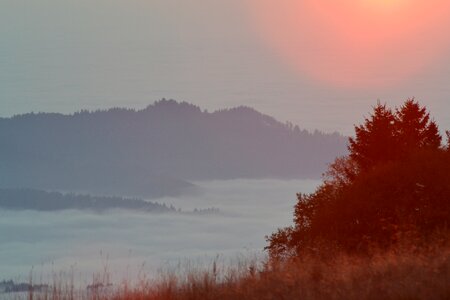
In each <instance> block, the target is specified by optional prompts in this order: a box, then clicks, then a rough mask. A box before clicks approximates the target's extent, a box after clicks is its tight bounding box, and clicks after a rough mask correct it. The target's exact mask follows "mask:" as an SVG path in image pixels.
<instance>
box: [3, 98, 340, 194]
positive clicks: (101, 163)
mask: <svg viewBox="0 0 450 300" xmlns="http://www.w3.org/2000/svg"><path fill="white" fill-rule="evenodd" d="M0 140H2V141H3V143H2V145H1V147H0V157H1V159H0V179H1V182H2V183H0V187H5V188H8V187H15V188H17V187H27V188H41V189H62V190H75V191H78V190H83V191H88V192H96V193H97V192H98V193H102V194H104V193H110V194H111V193H113V194H119V195H127V196H128V195H130V196H148V197H162V196H167V195H170V196H176V195H178V194H181V193H183V192H184V191H186V190H188V189H191V190H192V188H193V185H192V184H191V183H190V181H196V180H211V179H235V178H292V179H293V178H317V177H319V176H320V175H321V170H323V169H324V167H325V165H326V164H327V163H328V162H331V161H332V160H333V159H334V157H336V156H337V155H341V154H343V153H345V147H346V146H345V145H346V138H345V137H343V136H341V135H339V134H338V133H333V134H324V133H321V132H319V131H315V132H313V133H311V132H309V131H306V130H301V129H300V128H299V127H298V126H296V125H295V126H294V125H293V124H291V123H286V124H283V123H281V122H279V121H277V120H276V119H275V118H273V117H271V116H268V115H265V114H262V113H260V112H258V111H256V110H255V109H253V108H250V107H247V106H239V107H235V108H229V109H222V110H216V111H214V112H208V111H207V110H202V109H201V108H200V107H198V106H195V105H193V104H190V103H187V102H177V101H175V100H166V99H162V100H160V101H157V102H155V103H154V104H151V105H149V106H147V107H146V108H144V109H141V110H134V109H127V108H111V109H108V110H97V111H93V112H91V111H87V110H81V111H79V112H75V113H73V114H68V115H65V114H60V113H28V114H22V115H16V116H13V117H11V118H1V119H0Z"/></svg>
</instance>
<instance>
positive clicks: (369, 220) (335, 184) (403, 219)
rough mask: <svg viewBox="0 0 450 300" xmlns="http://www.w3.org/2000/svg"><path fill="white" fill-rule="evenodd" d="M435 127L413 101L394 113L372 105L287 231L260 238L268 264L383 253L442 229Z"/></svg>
mask: <svg viewBox="0 0 450 300" xmlns="http://www.w3.org/2000/svg"><path fill="white" fill-rule="evenodd" d="M441 140H442V138H441V136H440V135H439V131H438V127H437V125H436V123H435V122H434V121H432V120H431V119H430V116H429V113H428V112H427V111H426V109H425V108H424V107H421V106H420V105H419V104H418V103H417V102H416V101H415V100H414V99H409V100H407V101H406V102H405V103H404V104H403V105H402V106H401V107H400V108H398V109H396V110H395V113H393V112H392V110H391V109H389V108H387V107H386V105H381V104H380V103H378V104H377V106H375V107H374V111H373V113H372V114H371V116H370V117H369V118H366V119H365V122H364V124H363V125H360V126H355V138H350V144H349V150H350V154H349V155H348V156H344V157H338V158H336V160H335V162H334V163H332V164H331V165H330V166H329V168H328V171H327V172H325V174H324V182H323V184H322V185H321V186H319V187H318V189H317V190H316V191H315V192H314V193H312V194H310V195H304V194H298V195H297V198H298V201H297V204H296V206H295V211H294V225H293V226H290V227H287V228H284V229H279V230H278V231H277V232H276V233H274V234H273V235H272V236H270V237H268V238H267V241H268V242H269V245H268V246H267V247H266V249H268V250H269V253H270V255H271V256H273V257H285V256H292V255H296V254H299V253H302V252H304V251H308V250H311V249H314V251H317V249H319V251H322V252H323V253H329V252H330V249H336V248H337V250H343V251H353V252H355V251H356V252H361V251H368V249H370V247H372V246H373V245H376V246H377V247H390V246H391V245H394V244H395V243H396V242H397V241H398V237H399V236H402V235H405V234H410V233H411V232H413V233H414V234H417V235H418V236H422V237H424V236H429V235H430V233H432V232H434V231H436V230H439V229H442V228H444V229H445V228H447V227H448V225H449V224H448V223H449V220H450V151H448V147H447V148H444V147H441Z"/></svg>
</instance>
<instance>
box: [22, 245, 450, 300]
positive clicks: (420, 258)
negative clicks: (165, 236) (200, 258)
mask: <svg viewBox="0 0 450 300" xmlns="http://www.w3.org/2000/svg"><path fill="white" fill-rule="evenodd" d="M445 244H447V243H445ZM53 286H54V287H53V288H50V289H49V291H47V292H45V293H29V294H28V295H27V296H26V297H27V298H28V299H30V300H31V299H37V300H40V299H42V300H43V299H55V300H56V299H93V300H94V299H99V300H100V299H105V300H106V299H113V300H128V299H136V300H139V299H142V300H144V299H146V300H178V299H179V300H187V299H189V300H197V299H198V300H213V299H214V300H216V299H217V300H222V299H223V300H228V299H230V300H231V299H233V300H235V299H249V300H252V299H254V300H264V299H267V300H269V299H404V300H406V299H450V247H449V246H448V245H445V246H444V245H441V246H436V245H434V246H433V247H431V246H429V247H421V248H420V249H417V248H415V247H399V248H397V249H395V250H390V251H387V252H386V251H385V252H381V251H380V252H378V253H375V254H373V255H371V256H349V255H333V258H331V256H330V257H326V258H318V257H312V256H305V257H303V258H301V259H296V260H292V261H289V262H271V263H267V262H258V261H257V260H253V261H246V262H240V263H238V264H236V265H235V266H234V267H226V266H225V265H220V266H219V264H218V263H217V262H213V263H211V265H210V266H209V267H207V268H203V269H195V268H191V267H186V268H183V269H178V270H176V271H171V272H163V273H161V274H160V276H159V278H158V279H156V280H149V279H146V278H145V277H143V278H141V280H140V281H139V282H136V283H134V284H131V283H129V282H126V281H124V282H123V283H121V284H120V285H118V286H115V287H108V288H105V287H104V286H102V284H98V286H97V287H95V288H93V289H91V290H89V291H83V292H74V290H73V286H72V285H70V284H63V283H57V284H54V285H53ZM55 286H56V287H55Z"/></svg>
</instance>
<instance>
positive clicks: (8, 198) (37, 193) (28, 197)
mask: <svg viewBox="0 0 450 300" xmlns="http://www.w3.org/2000/svg"><path fill="white" fill-rule="evenodd" d="M0 209H8V210H37V211H60V210H68V209H76V210H90V211H94V212H103V211H106V210H110V209H126V210H134V211H139V212H154V213H163V212H175V211H177V210H176V209H175V208H174V207H173V206H167V205H166V204H160V203H157V202H149V201H145V200H142V199H139V198H123V197H113V196H91V195H83V194H74V193H67V194H63V193H60V192H47V191H41V190H34V189H0Z"/></svg>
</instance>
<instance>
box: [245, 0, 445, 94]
mask: <svg viewBox="0 0 450 300" xmlns="http://www.w3.org/2000/svg"><path fill="white" fill-rule="evenodd" d="M248 1H249V3H250V6H249V9H250V11H251V14H252V16H253V20H254V21H255V24H256V28H257V30H258V31H259V32H260V33H261V36H262V38H263V39H264V40H265V41H266V42H268V44H269V45H270V46H271V47H272V48H273V49H275V50H276V52H277V53H278V54H279V55H280V56H281V57H282V58H283V59H284V60H285V61H286V62H287V63H288V64H289V65H291V66H292V67H294V68H295V69H297V70H299V71H301V72H302V73H303V74H306V75H307V76H309V77H311V78H313V79H316V80H320V81H325V82H328V83H331V84H333V85H337V86H341V87H361V88H364V87H369V86H388V85H393V84H396V83H398V82H400V81H403V80H405V79H407V78H409V77H411V76H413V75H415V74H417V73H418V72H420V71H421V70H423V69H424V68H425V67H426V66H428V65H430V63H431V62H432V61H433V60H434V59H436V58H437V57H439V56H440V55H441V54H442V53H443V52H444V49H445V48H446V46H447V44H448V42H449V40H450V36H448V33H447V32H448V29H449V28H450V21H449V20H448V18H447V15H448V13H449V11H450V2H448V1H446V0H428V1H425V0H391V1H388V0H378V1H376V0H337V1H329V0H303V1H297V0H284V1H276V0H248Z"/></svg>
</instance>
